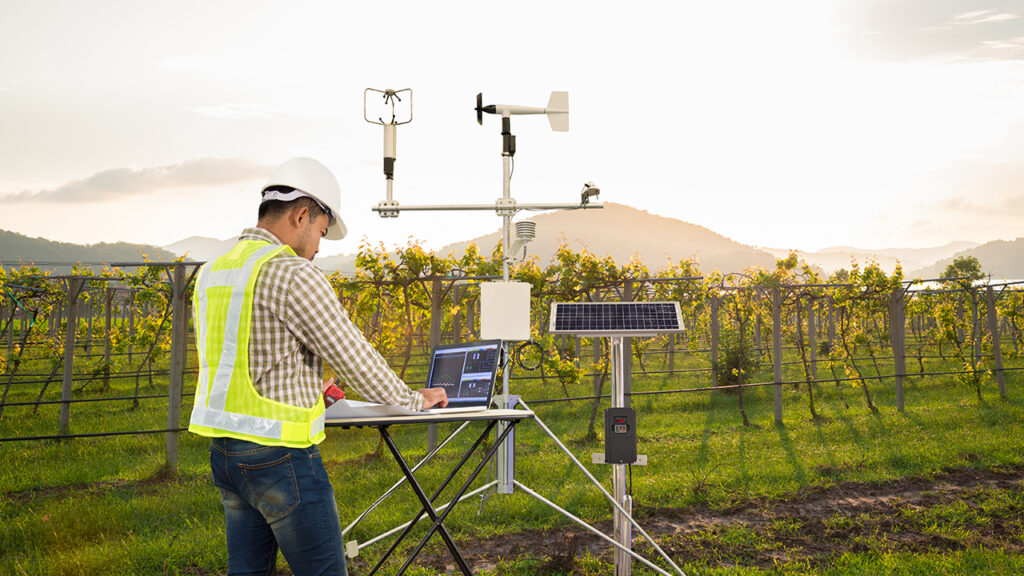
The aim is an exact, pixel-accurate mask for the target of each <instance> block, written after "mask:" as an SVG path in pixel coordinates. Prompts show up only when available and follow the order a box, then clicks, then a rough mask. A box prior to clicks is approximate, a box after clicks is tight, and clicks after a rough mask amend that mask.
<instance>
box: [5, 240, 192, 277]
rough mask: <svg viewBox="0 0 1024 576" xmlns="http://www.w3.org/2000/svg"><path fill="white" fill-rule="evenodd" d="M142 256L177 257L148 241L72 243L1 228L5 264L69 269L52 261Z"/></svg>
mask: <svg viewBox="0 0 1024 576" xmlns="http://www.w3.org/2000/svg"><path fill="white" fill-rule="evenodd" d="M143 256H145V257H146V258H148V259H149V260H151V261H153V262H170V261H172V260H174V258H175V256H174V254H172V253H171V252H168V251H167V250H164V249H162V248H158V247H156V246H150V245H148V244H129V243H128V242H115V243H112V244H111V243H106V242H101V243H99V244H89V245H82V244H70V243H68V242H55V241H53V240H47V239H45V238H31V237H29V236H24V235H22V234H18V233H17V232H8V231H7V230H0V261H3V263H4V265H5V266H17V265H18V263H19V262H24V263H26V264H28V263H36V265H38V266H39V267H40V268H41V269H44V270H52V271H54V272H57V273H66V272H70V270H71V266H59V265H56V264H53V263H67V264H75V263H85V264H88V263H114V262H142V261H143Z"/></svg>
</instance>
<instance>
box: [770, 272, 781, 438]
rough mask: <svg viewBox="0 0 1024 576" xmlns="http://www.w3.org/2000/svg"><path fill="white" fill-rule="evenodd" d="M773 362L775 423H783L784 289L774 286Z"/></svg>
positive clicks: (778, 424)
mask: <svg viewBox="0 0 1024 576" xmlns="http://www.w3.org/2000/svg"><path fill="white" fill-rule="evenodd" d="M772 364H773V367H774V369H775V371H774V372H775V386H774V388H775V425H776V426H781V425H782V291H781V290H780V289H779V287H778V286H775V287H773V288H772Z"/></svg>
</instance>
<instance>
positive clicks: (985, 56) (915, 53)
mask: <svg viewBox="0 0 1024 576" xmlns="http://www.w3.org/2000/svg"><path fill="white" fill-rule="evenodd" d="M951 4H953V3H949V2H936V1H935V0H901V1H900V2H892V1H891V0H847V1H846V2H844V3H843V5H844V7H845V8H844V14H843V18H844V20H846V21H848V22H850V28H849V34H848V35H847V41H848V42H849V43H850V45H852V46H853V47H854V48H855V49H856V50H857V51H858V52H860V53H861V54H862V55H864V56H867V57H868V58H871V59H873V60H879V61H906V60H918V59H934V58H939V59H943V60H949V59H954V60H1021V59H1024V50H1018V49H1017V48H1018V47H1017V46H1016V45H1015V44H1016V42H1015V41H1016V39H1017V38H1019V37H1020V36H1021V24H1020V21H1021V18H1022V16H1024V0H1004V1H1003V2H1001V5H1000V6H999V7H998V8H992V7H991V4H992V2H991V0H962V1H961V2H959V3H957V5H956V6H952V5H951ZM865 32H870V34H868V33H865Z"/></svg>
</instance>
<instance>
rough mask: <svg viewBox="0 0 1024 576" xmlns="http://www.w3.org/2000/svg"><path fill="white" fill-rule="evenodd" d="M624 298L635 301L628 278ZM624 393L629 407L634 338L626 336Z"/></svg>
mask: <svg viewBox="0 0 1024 576" xmlns="http://www.w3.org/2000/svg"><path fill="white" fill-rule="evenodd" d="M622 300H623V301H624V302H632V301H633V281H632V280H626V282H625V285H624V286H623V288H622ZM622 350H623V358H622V393H623V395H624V397H625V404H623V406H624V407H626V408H629V407H630V406H632V405H633V399H632V396H631V394H632V392H633V338H632V337H629V336H626V337H624V338H623V339H622Z"/></svg>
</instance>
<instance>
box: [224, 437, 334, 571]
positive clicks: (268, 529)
mask: <svg viewBox="0 0 1024 576" xmlns="http://www.w3.org/2000/svg"><path fill="white" fill-rule="evenodd" d="M210 468H212V469H213V482H214V484H215V485H216V486H217V488H219V489H220V496H221V503H222V504H223V505H224V519H225V524H226V525H227V542H228V574H229V575H242V574H253V575H259V576H268V575H270V574H273V573H274V565H275V564H276V562H277V551H278V549H279V548H280V550H281V552H282V553H283V554H284V557H285V560H287V561H288V566H289V567H291V569H292V572H294V573H295V575H296V576H307V575H310V576H312V575H317V576H320V575H324V576H326V575H328V574H329V575H331V576H347V574H348V572H347V570H346V567H345V553H344V549H343V544H342V540H341V524H340V522H339V520H338V507H337V504H336V503H335V501H334V488H333V487H332V486H331V481H330V480H329V479H328V478H327V472H326V470H324V464H323V460H321V459H320V450H319V449H318V448H317V447H316V446H310V447H309V448H284V447H281V446H262V445H260V444H255V443H253V442H246V441H244V440H235V439H233V438H214V439H213V441H211V442H210Z"/></svg>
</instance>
